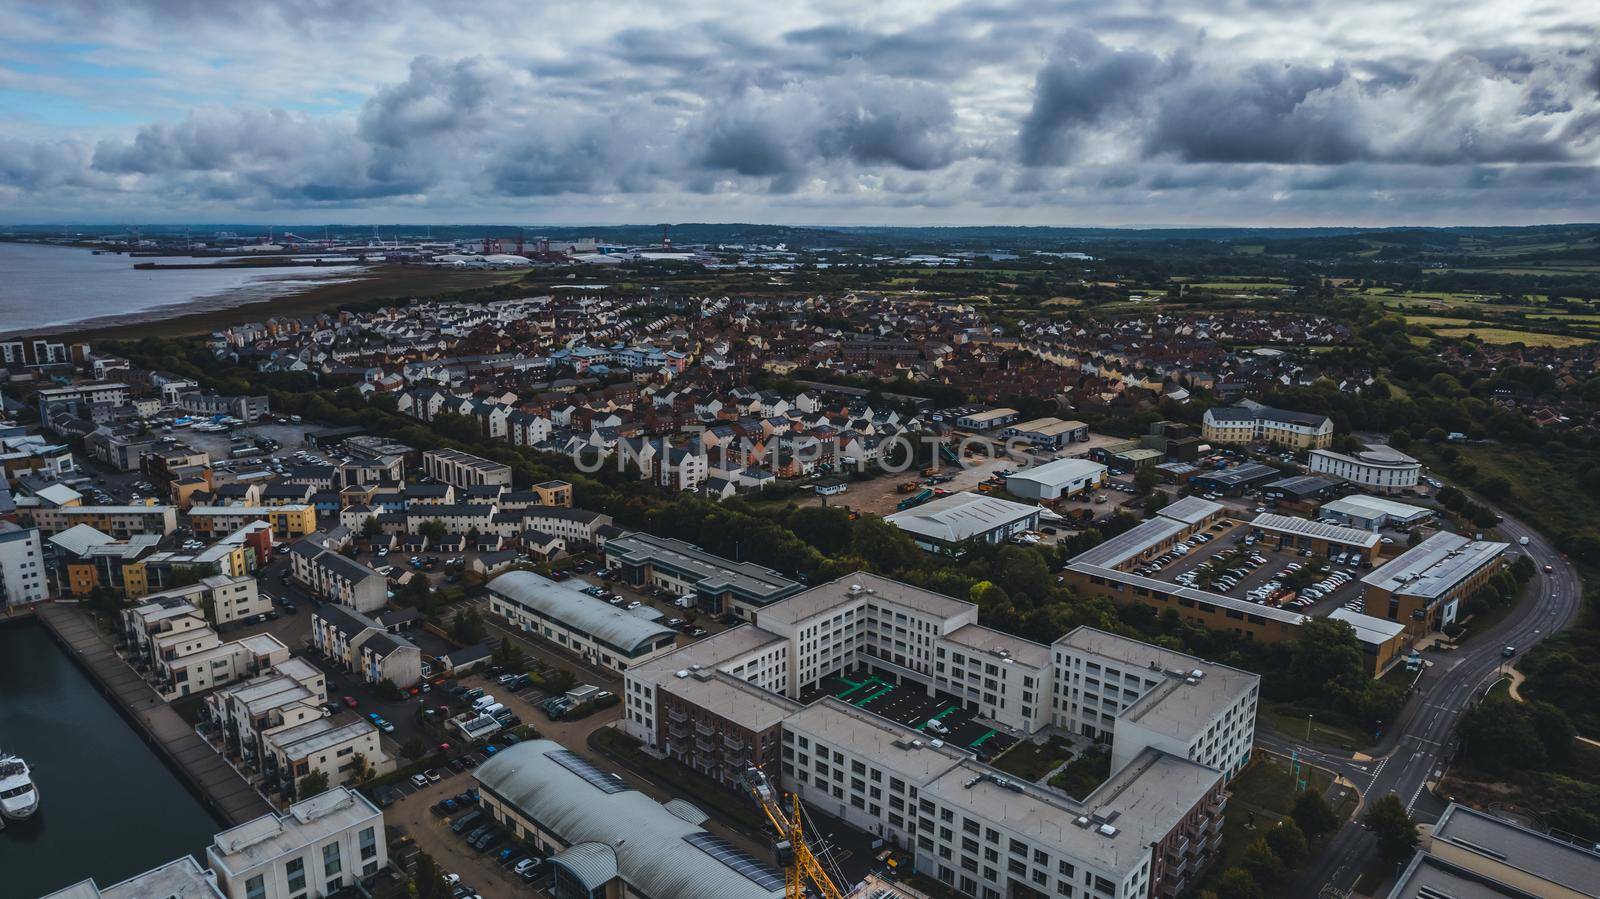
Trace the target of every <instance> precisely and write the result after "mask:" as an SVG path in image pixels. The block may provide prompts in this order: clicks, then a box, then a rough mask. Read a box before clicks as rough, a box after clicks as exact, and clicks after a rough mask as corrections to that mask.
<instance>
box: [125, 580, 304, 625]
mask: <svg viewBox="0 0 1600 899" xmlns="http://www.w3.org/2000/svg"><path fill="white" fill-rule="evenodd" d="M169 599H181V600H185V601H187V602H188V603H190V604H191V605H192V606H194V607H195V608H197V609H200V610H202V611H204V612H205V614H206V620H208V621H209V622H210V623H211V624H212V625H217V626H220V625H224V624H230V623H232V622H235V621H244V620H246V619H248V618H250V617H251V616H253V615H259V614H261V613H262V612H266V611H268V610H270V609H271V608H272V600H271V599H270V598H269V597H267V596H265V595H263V594H262V593H261V589H260V585H259V584H258V582H257V581H256V579H255V578H254V577H252V576H250V575H240V576H238V577H232V576H230V575H226V574H214V575H212V576H210V577H207V578H202V579H200V580H199V581H197V582H196V583H193V584H190V585H188V586H186V587H174V588H172V589H170V590H162V591H161V592H160V593H151V594H148V595H146V596H145V597H144V598H143V599H142V600H141V601H140V605H139V607H138V608H141V609H142V608H146V607H149V606H151V605H155V604H160V603H163V602H164V601H166V600H169ZM134 611H137V610H134Z"/></svg>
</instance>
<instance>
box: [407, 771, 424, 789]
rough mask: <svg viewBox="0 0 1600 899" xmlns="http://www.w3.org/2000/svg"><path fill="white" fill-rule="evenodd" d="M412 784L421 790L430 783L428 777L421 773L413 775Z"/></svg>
mask: <svg viewBox="0 0 1600 899" xmlns="http://www.w3.org/2000/svg"><path fill="white" fill-rule="evenodd" d="M411 785H412V786H413V787H416V788H417V789H419V790H420V789H422V788H423V787H426V786H427V785H428V779H427V778H426V777H423V776H422V775H420V774H413V775H411Z"/></svg>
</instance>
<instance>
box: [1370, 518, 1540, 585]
mask: <svg viewBox="0 0 1600 899" xmlns="http://www.w3.org/2000/svg"><path fill="white" fill-rule="evenodd" d="M1508 546H1509V544H1506V543H1496V542H1493V541H1489V540H1470V539H1468V538H1466V537H1463V536H1461V535H1460V534H1452V533H1450V532H1448V531H1440V532H1439V533H1437V534H1434V535H1432V536H1430V537H1429V538H1428V539H1426V540H1424V541H1422V542H1421V543H1419V544H1417V545H1416V546H1414V547H1412V548H1411V549H1408V550H1406V551H1405V552H1403V553H1401V554H1400V555H1398V556H1396V557H1394V559H1392V560H1390V561H1389V562H1388V563H1386V564H1384V565H1383V566H1381V567H1379V568H1378V569H1377V570H1375V571H1373V572H1372V573H1371V574H1369V575H1367V576H1366V577H1364V578H1362V579H1361V583H1363V584H1366V585H1367V586H1369V587H1377V588H1378V589H1380V590H1387V591H1389V592H1391V593H1399V594H1402V595H1405V596H1420V597H1423V598H1428V599H1431V598H1434V597H1438V596H1441V595H1443V594H1445V593H1448V592H1449V591H1450V590H1451V589H1453V588H1454V587H1455V586H1456V585H1458V584H1460V583H1461V582H1462V581H1463V580H1465V579H1467V578H1468V577H1470V576H1472V575H1473V574H1475V573H1476V572H1477V571H1478V570H1479V569H1481V568H1482V567H1483V566H1484V565H1486V564H1488V563H1489V562H1491V561H1493V560H1494V559H1496V558H1498V557H1499V556H1500V554H1501V553H1503V552H1505V551H1506V548H1507V547H1508Z"/></svg>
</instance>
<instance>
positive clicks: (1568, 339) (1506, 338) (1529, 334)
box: [1434, 325, 1594, 348]
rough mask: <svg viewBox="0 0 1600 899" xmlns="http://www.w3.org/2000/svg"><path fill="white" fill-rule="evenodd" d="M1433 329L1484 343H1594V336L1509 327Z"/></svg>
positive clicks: (1560, 344) (1542, 344)
mask: <svg viewBox="0 0 1600 899" xmlns="http://www.w3.org/2000/svg"><path fill="white" fill-rule="evenodd" d="M1434 330H1435V331H1437V332H1438V333H1439V334H1441V335H1443V336H1446V337H1475V338H1477V339H1478V340H1481V341H1483V342H1484V343H1498V344H1512V343H1520V344H1524V345H1526V346H1547V347H1557V348H1561V347H1574V346H1583V345H1584V344H1588V343H1594V338H1591V337H1573V336H1570V335H1567V334H1539V333H1537V332H1534V331H1515V330H1512V329H1510V328H1480V327H1477V326H1474V325H1464V326H1461V327H1446V328H1441V327H1435V328H1434Z"/></svg>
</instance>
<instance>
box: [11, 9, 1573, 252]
mask: <svg viewBox="0 0 1600 899" xmlns="http://www.w3.org/2000/svg"><path fill="white" fill-rule="evenodd" d="M0 2H3V0H0ZM12 9H13V11H14V12H15V13H16V18H17V19H18V20H19V21H21V23H22V24H23V25H24V26H25V27H24V28H13V29H8V34H10V33H16V34H26V35H29V37H26V38H11V37H8V34H0V59H6V60H7V61H6V62H0V88H5V89H7V90H10V91H15V90H19V89H20V90H24V91H27V90H32V91H37V92H43V93H46V94H48V92H49V91H51V90H59V89H60V88H59V85H60V84H63V83H64V84H67V85H68V86H74V84H73V80H72V79H73V77H77V76H75V75H69V76H52V77H53V78H54V81H50V80H49V79H46V78H44V77H43V71H42V69H41V66H42V67H43V68H45V69H47V68H48V67H49V64H50V62H51V61H52V60H51V59H50V56H51V54H52V53H57V52H58V53H59V55H60V57H61V59H62V61H63V62H64V63H82V64H83V65H82V68H83V69H86V70H92V69H93V68H94V67H96V66H109V67H115V66H124V67H128V68H129V69H130V70H131V71H135V72H137V75H136V77H135V78H132V79H124V78H122V77H120V76H121V72H120V71H118V77H115V78H112V77H105V78H102V79H100V80H97V81H85V82H84V83H83V84H82V85H77V87H78V90H77V91H76V92H73V91H64V92H63V96H64V98H65V101H66V104H67V105H68V106H70V108H71V110H72V115H74V116H79V117H83V116H92V110H94V109H96V108H98V107H97V105H96V104H99V103H101V102H103V101H102V99H101V96H100V95H101V94H105V95H107V96H108V97H110V98H111V100H110V101H109V102H108V104H107V108H110V109H113V110H116V111H119V112H123V111H125V110H127V109H130V108H134V109H137V110H138V112H137V113H136V114H124V115H122V116H120V117H108V119H107V120H106V122H104V123H100V124H97V125H95V126H93V127H84V128H81V129H79V128H74V127H68V126H62V125H58V124H55V122H56V121H57V120H58V119H65V118H66V117H64V116H62V117H50V116H44V115H39V116H35V117H33V118H32V119H25V120H20V121H8V122H7V125H8V128H7V129H6V132H7V133H6V134H5V135H4V137H0V215H4V214H5V212H6V211H7V210H14V209H18V208H23V207H27V208H31V209H47V208H49V207H50V206H51V205H52V204H54V205H55V207H56V208H61V209H66V208H72V209H82V210H89V211H90V213H91V214H102V213H101V212H100V210H101V209H102V208H104V206H105V204H114V205H115V207H116V209H117V210H119V215H118V216H117V217H118V218H122V217H124V216H125V215H127V211H130V210H131V211H138V212H141V213H142V212H143V211H145V210H163V211H170V214H173V215H178V214H181V211H182V210H185V209H195V208H202V207H203V208H210V209H218V210H224V211H225V210H226V209H228V208H248V209H261V210H271V209H278V208H291V209H302V208H318V207H323V208H336V209H352V210H374V212H373V215H375V216H376V215H380V214H383V213H380V212H377V211H376V210H384V211H386V212H387V213H388V214H393V213H394V212H395V211H398V212H399V214H401V215H405V214H406V211H407V210H410V209H415V208H418V207H425V208H427V209H430V210H451V211H452V212H454V213H456V214H458V215H461V216H465V217H468V218H471V216H472V213H474V212H475V211H476V210H479V209H482V208H499V209H507V208H509V209H522V208H524V207H525V206H528V205H529V204H534V205H536V207H537V208H557V204H561V205H560V206H559V208H562V209H566V210H577V211H579V215H580V216H581V215H583V214H585V211H586V210H596V209H605V210H623V211H618V212H609V211H608V212H604V213H597V214H601V215H615V216H619V217H621V218H624V219H628V218H633V217H635V216H636V215H641V214H642V215H645V217H647V218H664V217H668V216H683V217H686V218H689V217H700V216H702V215H704V216H714V215H717V214H718V213H717V211H716V210H719V209H737V210H739V211H740V212H739V214H741V215H750V214H755V215H759V214H760V213H759V210H762V209H772V210H805V212H804V213H803V215H804V216H805V218H806V220H810V221H817V220H826V219H828V218H829V217H830V216H829V215H828V214H827V210H835V211H843V212H845V213H846V214H847V215H855V216H856V217H857V219H866V218H871V213H870V208H872V207H874V206H876V207H882V208H884V209H892V210H899V211H900V212H897V213H896V214H897V215H902V216H907V217H910V216H913V215H914V213H913V212H912V210H917V209H924V210H933V209H946V210H960V209H966V210H973V211H975V212H976V214H975V218H976V219H977V220H985V219H990V220H992V219H996V218H998V219H999V220H1005V221H1013V220H1021V219H1022V218H1024V217H1027V216H1028V215H1032V216H1033V217H1034V218H1036V219H1038V220H1061V216H1068V217H1071V219H1072V220H1078V221H1081V220H1083V219H1084V218H1085V217H1088V218H1090V219H1091V220H1092V219H1096V218H1098V219H1099V220H1100V221H1106V220H1110V221H1123V222H1125V221H1129V220H1130V219H1131V220H1133V221H1144V222H1163V221H1173V220H1174V216H1173V215H1171V214H1169V213H1170V211H1172V210H1181V211H1182V212H1183V213H1184V214H1187V215H1190V216H1195V217H1200V216H1207V215H1210V214H1211V213H1212V212H1213V211H1214V213H1215V215H1217V216H1221V217H1228V216H1243V217H1245V218H1247V219H1248V218H1249V217H1250V216H1253V215H1257V214H1265V215H1276V214H1279V211H1280V210H1284V211H1286V212H1283V213H1282V214H1285V215H1288V214H1295V215H1304V214H1306V212H1307V211H1308V210H1309V211H1312V212H1314V213H1315V216H1316V217H1317V218H1318V219H1320V220H1327V219H1328V218H1329V217H1330V216H1337V215H1340V214H1344V213H1346V212H1350V211H1353V212H1356V213H1357V214H1359V215H1360V216H1361V217H1362V219H1363V221H1369V220H1371V219H1370V218H1369V217H1368V216H1369V212H1371V210H1374V209H1382V210H1386V211H1385V212H1382V213H1374V214H1381V215H1393V216H1395V217H1397V218H1399V219H1401V220H1409V219H1406V216H1407V215H1409V214H1410V213H1411V212H1412V211H1419V212H1425V213H1432V212H1434V211H1439V210H1450V209H1455V210H1465V211H1468V212H1471V213H1474V214H1475V213H1476V211H1477V210H1481V209H1484V208H1489V209H1499V208H1506V209H1515V210H1521V209H1529V210H1540V209H1544V210H1552V211H1551V212H1550V213H1548V214H1549V215H1552V216H1565V217H1570V216H1571V215H1572V214H1573V213H1569V212H1566V211H1567V210H1575V209H1576V210H1588V209H1592V208H1600V184H1597V177H1596V174H1595V172H1596V171H1597V169H1600V50H1597V47H1600V41H1597V40H1596V38H1597V36H1600V30H1597V29H1596V27H1595V26H1594V24H1593V23H1591V22H1588V21H1587V20H1585V19H1584V18H1583V17H1582V16H1581V14H1576V13H1575V12H1573V11H1566V8H1564V7H1560V6H1556V5H1553V4H1552V5H1545V6H1540V7H1536V8H1532V9H1529V10H1526V11H1524V14H1522V15H1519V16H1516V17H1507V18H1506V19H1505V21H1504V22H1503V24H1498V25H1497V24H1496V21H1495V11H1494V10H1493V9H1492V8H1490V7H1488V6H1485V5H1484V4H1483V2H1482V0H1452V2H1450V3H1446V2H1445V0H1416V2H1415V3H1414V4H1407V5H1406V9H1405V10H1399V9H1398V8H1397V7H1393V6H1386V7H1383V8H1376V7H1375V8H1373V9H1371V10H1362V9H1359V8H1352V7H1349V6H1348V5H1338V6H1335V5H1332V4H1326V3H1320V2H1313V3H1311V4H1310V5H1307V4H1305V3H1303V2H1291V0H1215V2H1204V3H1202V2H1200V0H1135V2H1134V3H1130V4H1114V5H1112V6H1107V5H1106V4H1104V3H1102V2H1096V0H1045V2H1043V3H1040V2H1037V0H1032V2H1024V0H973V2H963V3H960V4H957V5H950V6H940V7H939V8H930V7H925V6H918V5H914V4H906V5H900V6H894V5H891V7H885V8H884V9H883V10H882V11H879V10H878V9H877V8H873V7H861V8H860V9H857V10H850V11H849V14H848V15H841V14H840V8H839V7H837V6H833V7H828V6H824V7H816V6H813V5H812V4H810V3H807V2H804V0H802V2H801V3H799V4H798V5H796V6H793V7H778V8H774V7H771V6H768V5H760V4H756V3H754V2H753V0H749V2H747V0H728V2H727V3H726V4H723V5H721V6H719V7H718V8H717V9H715V10H707V11H704V12H702V11H701V10H699V9H697V8H694V7H692V6H690V7H683V6H679V7H675V8H673V9H671V10H669V11H663V10H662V9H660V8H657V7H654V6H635V5H633V3H632V2H631V0H623V2H622V3H621V4H620V5H606V6H601V7H596V8H593V9H585V11H584V13H583V14H582V15H581V16H574V15H573V14H572V13H570V12H568V11H565V10H558V9H547V8H545V7H539V6H537V5H535V6H529V5H527V4H521V3H515V2H510V0H481V2H480V4H479V5H478V6H476V7H474V8H473V9H472V11H471V12H470V14H452V15H448V16H446V15H441V14H439V13H438V11H437V10H436V9H435V8H433V7H431V6H430V5H428V4H422V3H418V2H416V0H382V2H379V0H285V2H282V3H273V4H267V5H266V6H265V7H262V8H261V9H258V10H254V11H253V12H252V14H251V15H250V17H249V18H248V21H247V22H246V21H245V20H243V19H241V17H240V14H239V13H238V11H237V10H235V9H233V8H231V7H229V6H228V5H226V4H216V3H205V2H201V0H164V2H158V0H123V2H115V3H114V2H110V0H62V2H59V3H51V4H45V3H36V2H32V0H16V2H15V4H14V6H13V7H12ZM1574 9H1576V8H1574ZM242 23H243V27H241V24H242ZM51 34H55V35H57V37H56V38H55V40H56V42H57V44H58V46H59V49H58V50H50V49H46V50H45V51H43V56H42V57H41V56H40V51H38V49H37V48H38V47H39V46H45V47H47V48H48V47H49V46H50V37H49V36H50V35H51ZM34 36H42V37H39V38H38V39H35V37H34ZM84 41H93V42H96V43H95V44H94V45H93V46H92V47H91V48H90V49H85V47H86V46H89V45H86V44H84V43H83V42H84ZM13 55H15V56H16V57H17V61H16V62H15V63H13V62H11V61H9V58H10V57H11V56H13ZM68 70H69V68H67V67H64V68H63V71H68ZM19 85H20V88H19ZM40 85H44V86H43V87H41V86H40ZM135 94H137V95H138V96H137V98H135V99H130V96H133V95H135ZM144 97H157V98H159V100H160V102H159V103H153V104H152V105H147V106H140V105H138V104H140V103H142V102H144V101H143V99H142V98H144ZM88 98H92V99H88ZM118 104H120V105H118ZM9 111H11V110H10V109H8V112H9ZM127 121H132V122H134V123H135V124H132V125H128V124H124V123H125V122H127ZM630 209H631V210H636V211H635V212H628V211H626V210H630ZM863 209H866V210H869V211H867V212H865V213H861V214H860V215H857V213H858V212H860V211H861V210H863ZM990 209H993V210H997V212H995V213H993V214H992V215H991V214H990V213H988V212H987V211H986V210H990ZM638 210H643V212H638ZM103 214H110V213H109V212H107V213H103ZM591 214H596V213H591ZM952 214H957V215H959V214H960V213H952ZM1582 217H1592V215H1590V214H1583V215H1582ZM890 218H892V216H890ZM902 220H911V219H909V218H907V219H902Z"/></svg>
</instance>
